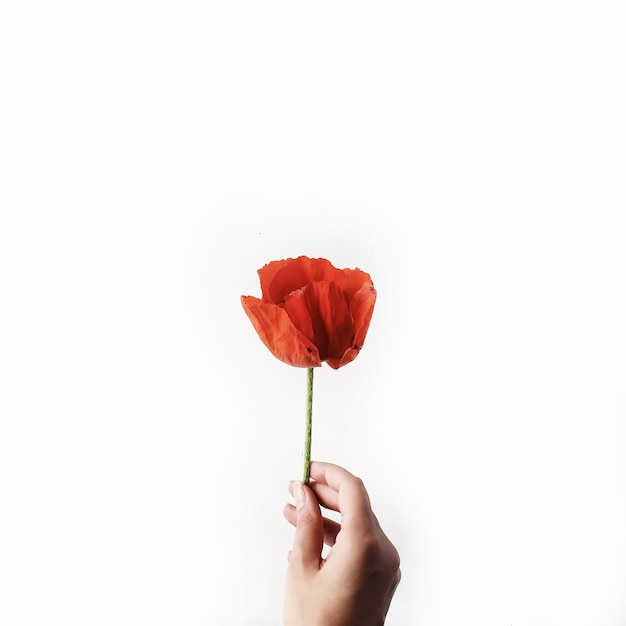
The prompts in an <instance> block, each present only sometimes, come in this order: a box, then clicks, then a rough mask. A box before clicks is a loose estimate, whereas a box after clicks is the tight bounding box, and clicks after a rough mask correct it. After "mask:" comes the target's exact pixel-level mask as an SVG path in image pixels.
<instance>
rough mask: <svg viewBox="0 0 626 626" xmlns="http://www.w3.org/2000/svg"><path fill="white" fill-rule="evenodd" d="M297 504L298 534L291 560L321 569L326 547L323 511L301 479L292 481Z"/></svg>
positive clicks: (292, 490)
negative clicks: (323, 549) (323, 550)
mask: <svg viewBox="0 0 626 626" xmlns="http://www.w3.org/2000/svg"><path fill="white" fill-rule="evenodd" d="M291 495H293V499H294V500H295V504H296V535H295V538H294V541H293V549H292V550H291V557H290V559H289V562H290V563H291V564H294V565H296V564H297V565H299V566H301V567H304V568H306V569H309V568H311V569H315V570H317V569H319V566H320V561H321V559H322V548H323V547H324V526H323V524H322V513H321V511H320V506H319V504H318V502H317V499H316V498H315V495H314V494H313V492H312V491H311V489H309V487H307V486H306V485H303V484H302V483H301V482H299V481H293V482H292V483H291Z"/></svg>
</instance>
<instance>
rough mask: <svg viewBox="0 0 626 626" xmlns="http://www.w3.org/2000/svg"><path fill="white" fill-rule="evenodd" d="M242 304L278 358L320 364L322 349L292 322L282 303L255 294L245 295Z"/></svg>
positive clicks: (304, 364)
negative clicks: (278, 303) (277, 303)
mask: <svg viewBox="0 0 626 626" xmlns="http://www.w3.org/2000/svg"><path fill="white" fill-rule="evenodd" d="M241 304H242V305H243V308H244V310H245V312H246V314H247V316H248V317H249V318H250V321H251V322H252V325H253V326H254V328H255V330H256V332H257V334H258V335H259V337H260V338H261V341H262V342H263V343H264V344H265V345H266V347H267V348H268V349H269V351H270V352H271V353H272V354H273V355H274V356H275V357H276V358H277V359H280V360H281V361H283V362H284V363H287V364H288V365H293V366H295V367H319V366H320V365H321V364H322V361H321V359H320V355H319V351H318V349H317V347H316V346H315V344H314V343H312V342H311V341H310V340H309V339H307V338H306V337H305V336H304V335H303V334H302V333H301V332H300V331H299V330H298V329H297V328H296V327H295V326H294V325H293V323H292V321H291V319H290V318H289V315H288V314H287V312H286V311H285V310H284V309H282V308H281V307H278V306H275V305H273V304H267V303H264V302H263V301H262V300H260V299H259V298H255V297H253V296H241Z"/></svg>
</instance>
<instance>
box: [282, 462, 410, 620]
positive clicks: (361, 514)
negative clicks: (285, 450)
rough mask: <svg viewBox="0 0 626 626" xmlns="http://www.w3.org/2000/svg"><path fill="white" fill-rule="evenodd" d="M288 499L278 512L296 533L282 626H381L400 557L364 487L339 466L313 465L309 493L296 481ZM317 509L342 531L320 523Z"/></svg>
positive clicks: (396, 580)
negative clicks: (331, 515)
mask: <svg viewBox="0 0 626 626" xmlns="http://www.w3.org/2000/svg"><path fill="white" fill-rule="evenodd" d="M289 491H290V493H291V495H292V496H293V498H294V502H295V505H293V504H287V505H286V506H285V508H284V511H283V512H284V515H285V517H286V518H287V520H288V521H289V522H290V523H291V524H293V525H294V526H295V528H296V532H295V538H294V544H293V549H292V550H291V552H290V553H289V565H288V568H287V583H286V593H285V607H284V626H382V625H383V624H384V622H385V616H386V615H387V611H388V610H389V605H390V603H391V599H392V598H393V594H394V592H395V590H396V587H397V586H398V583H399V582H400V557H399V555H398V551H397V550H396V549H395V547H394V546H393V544H392V543H391V542H390V541H389V539H388V538H387V536H386V535H385V533H384V532H383V531H382V529H381V527H380V525H379V524H378V520H377V519H376V516H375V515H374V513H373V512H372V508H371V505H370V500H369V496H368V494H367V491H366V490H365V487H364V485H363V482H362V481H361V480H360V479H359V478H357V477H356V476H353V475H352V474H351V473H350V472H348V471H347V470H345V469H343V468H342V467H339V466H338V465H333V464H331V463H322V462H319V461H313V462H312V463H311V482H310V483H309V485H303V484H302V483H301V482H297V481H294V482H291V483H290V484H289ZM320 505H321V506H322V507H324V508H326V509H331V510H333V511H338V512H339V513H340V514H341V523H337V522H335V521H334V520H331V519H327V518H324V517H323V516H322V512H321V509H320ZM324 544H326V545H328V546H330V551H329V552H328V554H327V556H326V558H325V559H323V558H322V548H323V545H324Z"/></svg>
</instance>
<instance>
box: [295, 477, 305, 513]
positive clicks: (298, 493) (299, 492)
mask: <svg viewBox="0 0 626 626" xmlns="http://www.w3.org/2000/svg"><path fill="white" fill-rule="evenodd" d="M293 499H294V500H295V502H296V509H301V508H302V507H303V506H304V503H305V502H306V494H305V493H304V489H303V488H302V483H301V482H300V481H299V480H294V481H293Z"/></svg>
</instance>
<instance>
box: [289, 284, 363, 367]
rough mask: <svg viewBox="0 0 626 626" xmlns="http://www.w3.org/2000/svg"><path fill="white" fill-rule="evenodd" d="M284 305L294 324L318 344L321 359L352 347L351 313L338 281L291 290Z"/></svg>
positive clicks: (341, 352) (341, 354)
mask: <svg viewBox="0 0 626 626" xmlns="http://www.w3.org/2000/svg"><path fill="white" fill-rule="evenodd" d="M284 307H285V311H286V312H287V313H288V314H289V317H290V318H291V321H292V322H293V324H294V326H295V327H296V328H297V329H298V330H299V331H300V332H302V334H303V335H304V336H305V337H306V338H307V339H309V340H310V341H311V342H312V343H313V344H315V345H316V346H317V348H318V350H319V356H320V359H321V360H322V361H326V360H328V359H337V358H341V357H342V356H343V354H344V352H345V351H346V350H347V349H349V348H350V347H352V346H353V338H354V322H353V319H352V313H351V311H350V306H349V304H348V302H347V300H346V297H345V295H344V293H343V292H342V291H341V290H340V289H339V288H338V287H337V285H336V283H334V282H333V283H328V282H326V281H322V282H314V283H310V284H308V285H306V287H303V288H302V289H298V290H297V291H294V292H292V293H291V294H290V295H289V296H288V297H287V299H286V300H285V304H284Z"/></svg>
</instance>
